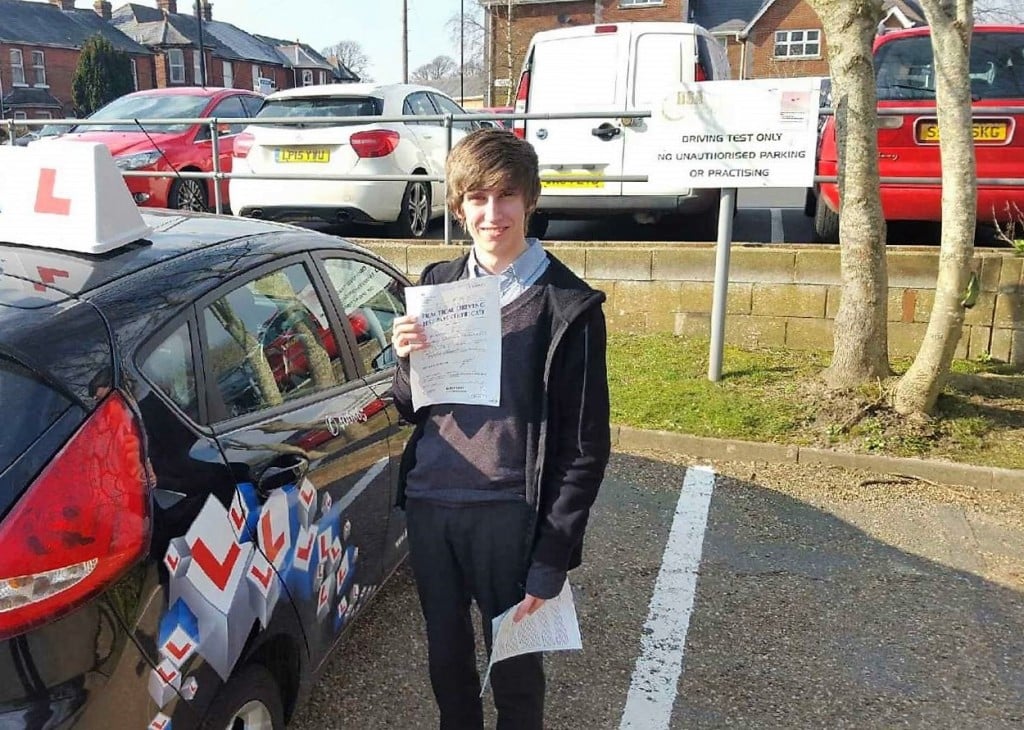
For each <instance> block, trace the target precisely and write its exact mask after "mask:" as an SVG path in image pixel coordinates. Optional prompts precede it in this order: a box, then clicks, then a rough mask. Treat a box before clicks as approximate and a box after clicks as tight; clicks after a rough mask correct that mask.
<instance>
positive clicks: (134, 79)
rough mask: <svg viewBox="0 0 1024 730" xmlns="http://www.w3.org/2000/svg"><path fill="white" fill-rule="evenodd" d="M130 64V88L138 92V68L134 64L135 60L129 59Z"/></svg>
mask: <svg viewBox="0 0 1024 730" xmlns="http://www.w3.org/2000/svg"><path fill="white" fill-rule="evenodd" d="M131 62H132V88H133V89H135V90H136V91H138V90H139V67H138V64H136V63H135V59H134V58H133V59H131Z"/></svg>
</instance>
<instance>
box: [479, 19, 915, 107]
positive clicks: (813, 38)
mask: <svg viewBox="0 0 1024 730" xmlns="http://www.w3.org/2000/svg"><path fill="white" fill-rule="evenodd" d="M483 5H484V35H485V48H486V56H487V61H486V65H487V71H488V75H489V77H490V79H491V84H490V85H489V87H488V90H487V93H488V96H489V98H488V99H487V103H488V105H493V106H500V105H504V104H507V103H510V102H511V100H512V99H513V97H514V95H515V85H516V83H517V81H518V78H519V71H520V69H521V68H522V65H523V57H524V55H525V53H526V49H527V47H528V46H529V43H530V39H531V38H532V37H533V35H534V33H537V32H539V31H542V30H551V29H554V28H564V27H566V26H571V25H587V24H590V23H616V22H629V21H685V22H691V23H698V24H699V25H702V26H704V27H705V28H707V29H708V30H709V31H711V33H712V34H713V35H714V36H715V37H717V38H718V39H719V41H720V42H721V43H722V45H724V46H725V48H726V50H727V52H728V54H729V62H730V65H731V67H732V74H733V78H770V77H778V76H827V75H828V56H827V53H826V41H825V37H824V34H823V33H822V30H821V21H820V20H819V19H818V16H817V14H816V13H815V12H814V10H813V9H812V8H811V6H810V5H809V4H808V3H807V2H806V0H483ZM885 5H886V15H885V18H884V20H883V21H882V23H881V24H880V25H884V26H885V27H910V26H913V25H920V24H923V23H924V13H923V12H922V11H921V9H920V7H919V6H918V5H917V3H916V2H915V1H914V0H886V4H885ZM510 12H511V15H512V21H511V29H510V24H509V20H508V18H509V13H510Z"/></svg>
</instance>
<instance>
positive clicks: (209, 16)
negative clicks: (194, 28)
mask: <svg viewBox="0 0 1024 730" xmlns="http://www.w3.org/2000/svg"><path fill="white" fill-rule="evenodd" d="M203 20H205V21H206V22H207V23H209V22H210V21H211V20H213V5H212V4H211V3H208V2H207V1H206V0H203Z"/></svg>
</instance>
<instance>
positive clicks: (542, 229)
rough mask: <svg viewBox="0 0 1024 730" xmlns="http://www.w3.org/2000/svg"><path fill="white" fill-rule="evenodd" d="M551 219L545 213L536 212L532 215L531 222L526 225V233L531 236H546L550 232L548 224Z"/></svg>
mask: <svg viewBox="0 0 1024 730" xmlns="http://www.w3.org/2000/svg"><path fill="white" fill-rule="evenodd" d="M550 222H551V219H550V218H548V217H547V216H546V215H544V214H543V213H534V214H533V215H531V216H530V222H529V223H527V225H526V235H527V236H528V237H529V238H544V236H545V235H547V232H548V224H549V223H550Z"/></svg>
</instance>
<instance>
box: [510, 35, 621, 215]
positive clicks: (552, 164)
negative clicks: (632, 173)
mask: <svg viewBox="0 0 1024 730" xmlns="http://www.w3.org/2000/svg"><path fill="white" fill-rule="evenodd" d="M628 48H629V34H628V32H626V31H624V30H620V26H615V25H606V26H585V27H580V28H571V29H565V30H559V31H555V32H550V33H547V32H545V33H538V34H537V35H536V36H535V37H534V40H533V53H532V56H531V57H530V66H529V71H530V88H529V96H528V100H529V102H528V105H527V108H526V111H527V112H530V113H536V112H540V113H544V112H585V111H605V110H625V108H626V107H625V104H626V101H625V100H626V69H627V61H628ZM623 131H624V130H623V129H622V121H621V117H616V116H612V117H603V118H589V119H560V120H531V121H528V122H527V123H526V139H527V141H529V142H530V143H531V144H532V145H533V147H534V149H536V150H537V157H538V159H539V161H540V174H541V177H557V176H558V175H563V176H564V175H593V176H595V177H597V176H609V175H614V176H618V175H621V174H622V148H623ZM543 194H544V195H545V196H547V195H558V196H572V195H621V194H622V183H617V182H598V181H585V182H558V181H548V182H545V183H543Z"/></svg>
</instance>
